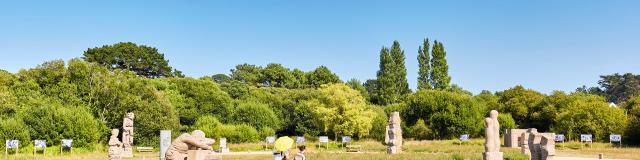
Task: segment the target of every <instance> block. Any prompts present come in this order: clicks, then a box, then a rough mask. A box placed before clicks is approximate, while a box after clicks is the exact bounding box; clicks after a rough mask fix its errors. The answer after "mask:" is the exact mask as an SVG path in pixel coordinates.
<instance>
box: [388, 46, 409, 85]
mask: <svg viewBox="0 0 640 160" xmlns="http://www.w3.org/2000/svg"><path fill="white" fill-rule="evenodd" d="M391 58H393V63H394V69H393V79H394V81H393V82H394V83H395V86H396V87H395V94H396V95H397V96H400V95H404V94H408V93H411V90H409V82H408V81H407V67H406V66H405V64H404V60H405V56H404V51H403V50H402V48H400V42H398V41H393V45H392V46H391Z"/></svg>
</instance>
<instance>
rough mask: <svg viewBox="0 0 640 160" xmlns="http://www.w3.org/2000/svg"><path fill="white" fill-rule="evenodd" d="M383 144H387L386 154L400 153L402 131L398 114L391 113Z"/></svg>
mask: <svg viewBox="0 0 640 160" xmlns="http://www.w3.org/2000/svg"><path fill="white" fill-rule="evenodd" d="M385 133H386V136H385V137H384V142H385V144H387V153H389V154H396V153H400V152H402V129H401V128H400V112H392V113H391V116H390V117H389V124H388V125H387V130H386V132H385Z"/></svg>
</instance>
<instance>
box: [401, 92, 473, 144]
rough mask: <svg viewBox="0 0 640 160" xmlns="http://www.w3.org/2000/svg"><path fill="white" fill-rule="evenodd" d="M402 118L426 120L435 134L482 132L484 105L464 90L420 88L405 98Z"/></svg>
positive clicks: (415, 120)
mask: <svg viewBox="0 0 640 160" xmlns="http://www.w3.org/2000/svg"><path fill="white" fill-rule="evenodd" d="M406 105H407V108H406V109H405V113H404V114H403V115H405V116H404V117H403V118H404V119H403V120H405V122H406V124H407V125H408V126H412V125H414V124H416V123H417V121H418V120H419V119H424V120H426V121H428V123H429V125H428V126H429V128H430V129H431V130H432V131H433V136H434V138H445V139H448V138H457V137H458V136H459V135H461V134H471V136H478V135H481V129H482V128H483V126H484V123H482V115H483V114H481V113H480V112H481V111H482V110H483V109H484V106H481V104H480V103H477V102H476V101H475V100H474V99H473V98H472V97H471V96H469V95H467V94H460V93H452V92H446V91H438V90H420V91H418V92H416V93H414V94H412V95H409V96H408V97H407V100H406Z"/></svg>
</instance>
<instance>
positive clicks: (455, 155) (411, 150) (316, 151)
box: [2, 139, 640, 160]
mask: <svg viewBox="0 0 640 160" xmlns="http://www.w3.org/2000/svg"><path fill="white" fill-rule="evenodd" d="M483 141H484V140H482V139H473V140H470V141H468V142H463V143H460V142H459V141H457V140H439V141H405V142H404V145H403V147H402V148H403V152H402V153H400V154H395V155H389V154H386V153H385V152H386V147H385V146H384V145H383V144H382V143H380V142H376V141H370V140H366V141H358V142H354V143H352V144H357V145H361V146H362V151H363V152H361V153H348V152H345V149H344V148H340V147H339V145H340V143H330V144H329V149H325V148H324V145H323V146H322V148H319V147H318V146H317V142H315V143H313V142H308V143H307V149H308V150H307V153H306V156H307V157H308V158H309V159H338V160H340V159H349V160H365V159H366V160H368V159H373V160H377V159H379V160H383V159H385V160H386V159H394V160H395V159H397V160H423V159H424V160H427V159H434V160H451V159H464V160H481V159H482V152H483V151H484V146H483V145H482V144H483ZM564 145H565V146H564V148H563V147H562V144H558V147H556V150H557V153H558V155H559V156H566V157H596V156H597V154H599V153H604V154H605V157H606V158H620V159H639V158H640V157H638V154H640V148H629V147H626V148H612V147H611V145H610V144H608V143H593V146H592V147H588V146H583V147H582V148H580V145H581V144H580V143H578V142H567V143H565V144H564ZM228 146H229V148H230V149H231V151H268V150H270V149H266V148H265V147H264V143H242V144H228ZM25 148H27V147H25ZM25 148H23V149H22V150H24V152H23V151H22V150H21V153H22V154H19V155H9V156H8V158H7V159H10V160H11V159H16V160H22V159H24V160H27V159H47V160H76V159H77V160H81V159H82V160H84V159H106V158H107V153H106V149H107V148H106V147H105V146H100V145H96V146H93V147H91V148H93V150H91V149H87V148H77V149H74V153H73V154H71V153H68V152H65V153H64V154H63V155H59V153H60V152H59V149H57V148H59V147H53V148H50V149H47V152H48V153H47V154H46V155H45V156H43V155H42V154H38V155H36V156H35V157H34V156H33V155H32V152H28V151H32V150H29V149H25ZM214 148H217V146H214ZM156 149H157V148H156ZM501 151H502V152H504V156H505V157H504V158H505V159H507V160H526V159H528V157H527V156H526V155H523V154H520V152H519V149H516V148H502V149H501ZM295 152H297V149H292V153H291V154H292V155H293V154H295ZM134 154H135V156H136V157H135V158H131V159H136V160H137V159H142V157H143V156H144V157H145V158H148V159H157V158H158V153H157V152H152V153H144V154H140V153H134ZM3 156H4V155H3ZM223 158H224V159H225V160H228V159H232V160H233V159H238V160H239V159H249V160H251V159H270V158H271V155H250V156H247V155H244V156H224V157H223ZM2 159H4V157H2Z"/></svg>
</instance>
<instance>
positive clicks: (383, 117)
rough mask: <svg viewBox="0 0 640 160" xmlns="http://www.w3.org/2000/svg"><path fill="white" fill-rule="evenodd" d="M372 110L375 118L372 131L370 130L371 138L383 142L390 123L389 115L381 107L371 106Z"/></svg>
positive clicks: (372, 122)
mask: <svg viewBox="0 0 640 160" xmlns="http://www.w3.org/2000/svg"><path fill="white" fill-rule="evenodd" d="M369 108H371V110H373V112H374V113H375V114H374V116H375V117H374V118H373V120H372V121H371V130H369V136H368V137H369V138H372V139H375V140H378V141H383V140H384V136H385V132H386V131H387V123H388V121H389V120H388V119H389V117H388V115H387V113H386V112H385V111H384V110H383V109H382V108H381V107H379V106H370V107H369Z"/></svg>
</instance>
